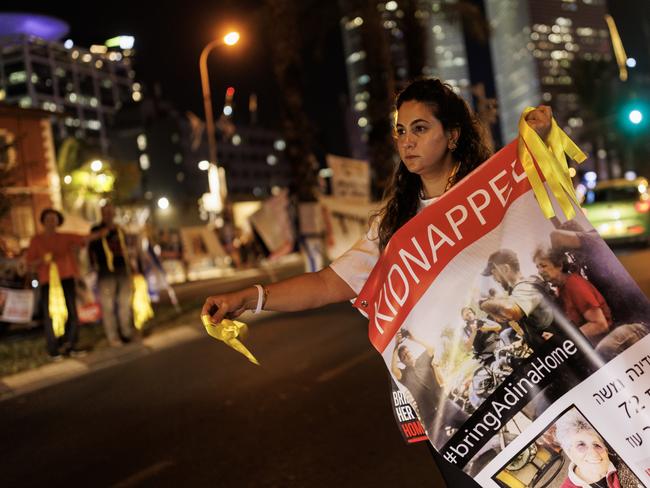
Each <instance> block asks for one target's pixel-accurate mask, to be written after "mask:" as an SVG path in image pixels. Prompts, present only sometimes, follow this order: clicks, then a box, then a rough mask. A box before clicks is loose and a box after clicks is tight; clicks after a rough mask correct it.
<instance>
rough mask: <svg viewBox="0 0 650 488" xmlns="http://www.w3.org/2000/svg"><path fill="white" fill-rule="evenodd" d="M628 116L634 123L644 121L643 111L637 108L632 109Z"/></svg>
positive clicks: (637, 123)
mask: <svg viewBox="0 0 650 488" xmlns="http://www.w3.org/2000/svg"><path fill="white" fill-rule="evenodd" d="M627 118H628V119H629V120H630V122H632V123H633V124H634V125H639V124H640V123H641V122H642V121H643V112H641V111H640V110H637V109H634V110H630V113H629V114H628V116H627Z"/></svg>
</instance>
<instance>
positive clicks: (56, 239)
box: [25, 208, 105, 360]
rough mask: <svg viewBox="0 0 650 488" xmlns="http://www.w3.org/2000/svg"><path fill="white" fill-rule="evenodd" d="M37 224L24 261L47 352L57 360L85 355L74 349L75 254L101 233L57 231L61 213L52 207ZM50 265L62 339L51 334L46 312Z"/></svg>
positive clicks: (75, 346) (75, 331) (48, 307)
mask: <svg viewBox="0 0 650 488" xmlns="http://www.w3.org/2000/svg"><path fill="white" fill-rule="evenodd" d="M40 222H41V224H42V226H43V232H42V233H40V234H36V235H35V236H34V237H33V238H32V240H31V242H30V243H29V248H28V249H27V252H26V254H25V259H26V261H27V263H28V264H29V265H30V266H31V267H32V268H33V269H34V270H35V271H36V272H37V274H38V283H39V286H40V288H41V294H40V304H39V307H40V310H41V316H42V319H43V328H44V331H45V342H46V346H47V352H48V354H49V355H50V356H51V357H52V358H53V359H54V360H60V359H62V358H63V356H66V355H71V356H76V355H81V354H84V353H85V351H84V350H82V349H79V348H78V347H77V341H78V338H79V321H78V319H77V309H76V286H75V280H76V279H77V278H79V267H78V265H77V252H78V250H79V249H80V248H82V247H84V246H86V245H87V244H88V243H89V242H95V241H96V240H97V239H102V238H103V237H104V236H105V232H102V231H101V230H100V231H96V232H93V233H91V234H90V235H88V236H84V235H79V234H71V233H67V232H59V231H58V230H57V229H58V227H60V226H61V225H62V224H63V214H61V212H59V211H57V210H54V209H53V208H46V209H45V210H43V211H42V212H41V216H40ZM52 263H54V264H55V265H56V271H57V275H58V279H59V280H60V285H61V287H62V289H63V296H64V297H65V308H66V311H67V318H66V319H65V329H64V333H63V335H62V336H57V334H55V329H54V324H53V321H52V317H51V311H50V303H51V302H50V292H51V291H52V293H54V291H55V290H51V289H50V288H51V286H55V285H53V284H51V283H50V278H51V275H50V273H51V270H52V266H51V265H52ZM55 279H56V278H55Z"/></svg>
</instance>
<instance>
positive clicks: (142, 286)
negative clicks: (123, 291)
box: [131, 273, 153, 330]
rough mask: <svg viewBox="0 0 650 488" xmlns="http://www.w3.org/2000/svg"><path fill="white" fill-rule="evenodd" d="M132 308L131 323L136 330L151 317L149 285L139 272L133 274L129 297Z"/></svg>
mask: <svg viewBox="0 0 650 488" xmlns="http://www.w3.org/2000/svg"><path fill="white" fill-rule="evenodd" d="M131 306H132V308H133V324H134V325H135V328H136V329H138V330H142V327H143V326H144V324H145V323H146V322H147V320H149V319H152V318H153V308H151V298H150V297H149V287H148V286H147V280H146V279H145V277H144V276H143V275H141V274H139V273H138V274H134V275H133V297H132V299H131Z"/></svg>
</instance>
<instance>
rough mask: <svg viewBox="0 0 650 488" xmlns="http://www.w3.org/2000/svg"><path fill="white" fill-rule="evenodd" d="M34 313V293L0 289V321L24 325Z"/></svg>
mask: <svg viewBox="0 0 650 488" xmlns="http://www.w3.org/2000/svg"><path fill="white" fill-rule="evenodd" d="M33 313H34V291H33V290H15V289H12V288H0V321H2V322H9V323H14V324H26V323H28V322H29V321H31V320H32V315H33Z"/></svg>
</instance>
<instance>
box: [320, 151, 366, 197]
mask: <svg viewBox="0 0 650 488" xmlns="http://www.w3.org/2000/svg"><path fill="white" fill-rule="evenodd" d="M326 159H327V166H329V168H330V169H331V170H332V195H333V196H334V197H337V198H343V199H348V200H354V201H355V202H357V203H368V202H369V201H370V167H369V165H368V162H367V161H361V160H358V159H350V158H343V157H341V156H334V155H332V154H328V155H327V158H326Z"/></svg>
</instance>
